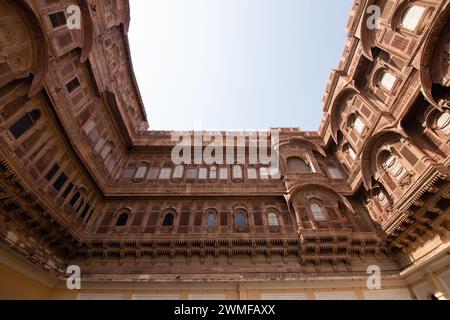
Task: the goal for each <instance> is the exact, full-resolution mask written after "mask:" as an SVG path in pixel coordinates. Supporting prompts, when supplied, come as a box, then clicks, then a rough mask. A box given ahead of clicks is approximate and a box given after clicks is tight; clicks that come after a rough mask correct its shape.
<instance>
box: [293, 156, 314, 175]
mask: <svg viewBox="0 0 450 320" xmlns="http://www.w3.org/2000/svg"><path fill="white" fill-rule="evenodd" d="M287 166H288V170H289V172H312V171H313V170H312V168H311V165H310V164H309V163H308V162H307V161H306V160H304V159H302V158H298V157H292V158H289V159H288V160H287Z"/></svg>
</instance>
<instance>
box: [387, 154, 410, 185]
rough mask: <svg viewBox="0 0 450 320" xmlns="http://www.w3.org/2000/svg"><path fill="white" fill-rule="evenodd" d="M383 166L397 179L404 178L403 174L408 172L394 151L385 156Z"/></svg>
mask: <svg viewBox="0 0 450 320" xmlns="http://www.w3.org/2000/svg"><path fill="white" fill-rule="evenodd" d="M383 167H384V169H385V170H386V171H387V172H388V173H389V175H390V176H392V177H393V178H395V179H396V180H397V181H398V180H400V179H401V178H403V176H404V175H405V174H406V169H405V168H404V167H403V165H402V164H401V162H400V161H399V159H398V158H397V156H395V155H394V154H392V153H388V154H387V155H386V156H385V158H384V161H383Z"/></svg>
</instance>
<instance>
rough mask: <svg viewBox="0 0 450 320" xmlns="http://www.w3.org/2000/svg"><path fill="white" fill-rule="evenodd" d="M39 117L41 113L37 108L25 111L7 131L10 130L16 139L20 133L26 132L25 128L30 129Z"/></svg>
mask: <svg viewBox="0 0 450 320" xmlns="http://www.w3.org/2000/svg"><path fill="white" fill-rule="evenodd" d="M40 117H41V113H40V112H39V110H33V111H31V112H27V113H26V114H25V115H24V116H23V117H22V118H20V119H19V120H17V121H16V122H15V123H14V124H13V125H12V126H11V127H9V131H11V133H12V135H13V136H14V138H16V139H18V138H19V137H20V136H21V135H23V134H24V133H25V132H27V130H28V129H30V128H31V127H32V126H33V125H34V124H35V123H36V121H37V120H38V119H39V118H40Z"/></svg>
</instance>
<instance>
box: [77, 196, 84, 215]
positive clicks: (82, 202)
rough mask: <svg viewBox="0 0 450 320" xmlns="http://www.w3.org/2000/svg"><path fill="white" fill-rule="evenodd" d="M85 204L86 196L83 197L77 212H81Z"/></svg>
mask: <svg viewBox="0 0 450 320" xmlns="http://www.w3.org/2000/svg"><path fill="white" fill-rule="evenodd" d="M83 205H84V198H81V202H80V205H79V206H78V208H77V209H76V212H80V210H81V208H82V207H83Z"/></svg>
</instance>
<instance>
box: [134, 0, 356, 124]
mask: <svg viewBox="0 0 450 320" xmlns="http://www.w3.org/2000/svg"><path fill="white" fill-rule="evenodd" d="M352 3H353V0H130V6H131V26H130V32H129V39H130V45H131V51H132V58H133V65H134V71H135V73H136V77H137V81H138V84H139V88H140V91H141V94H142V97H143V100H144V104H145V106H146V110H147V116H148V119H149V123H150V129H153V130H161V129H164V130H171V129H173V130H190V129H196V130H244V129H246V130H258V129H269V128H271V127H300V128H302V129H303V130H317V129H318V127H319V122H320V118H321V116H322V108H323V106H322V95H323V92H324V89H325V86H326V83H327V80H328V76H329V74H330V71H331V69H332V68H336V67H337V65H338V61H339V58H340V56H341V54H342V51H343V48H344V44H345V40H346V34H345V31H344V28H345V25H346V23H347V20H348V16H349V13H350V8H351V4H352Z"/></svg>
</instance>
